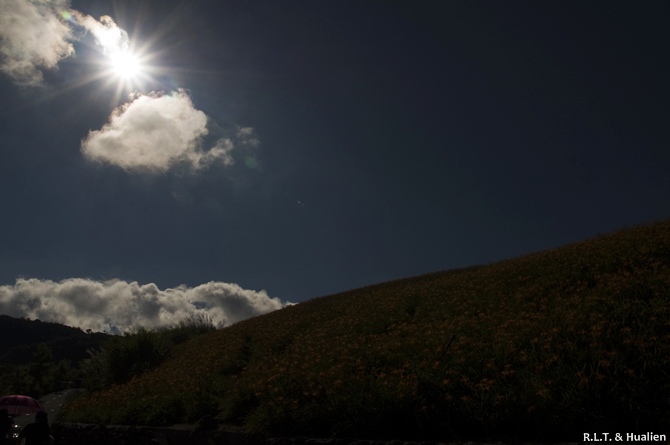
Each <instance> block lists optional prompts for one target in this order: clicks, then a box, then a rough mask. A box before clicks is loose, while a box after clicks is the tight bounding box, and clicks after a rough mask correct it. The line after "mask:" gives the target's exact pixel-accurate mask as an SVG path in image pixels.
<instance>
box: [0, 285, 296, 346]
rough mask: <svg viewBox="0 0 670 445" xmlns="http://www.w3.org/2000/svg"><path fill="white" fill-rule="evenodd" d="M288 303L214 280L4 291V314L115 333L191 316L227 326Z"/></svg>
mask: <svg viewBox="0 0 670 445" xmlns="http://www.w3.org/2000/svg"><path fill="white" fill-rule="evenodd" d="M287 304H289V303H285V302H281V301H280V300H279V299H278V298H271V297H270V296H268V294H267V293H266V292H265V291H264V290H261V291H253V290H248V289H243V288H241V287H240V286H238V285H237V284H232V283H223V282H215V281H212V282H209V283H206V284H202V285H199V286H196V287H192V288H191V287H187V286H183V285H182V286H179V287H176V288H174V289H165V290H161V289H159V288H158V287H157V286H156V285H155V284H153V283H149V284H144V285H140V284H138V283H137V282H126V281H123V280H109V281H103V282H99V281H94V280H90V279H84V278H70V279H66V280H63V281H60V282H54V281H51V280H40V279H35V278H31V279H17V280H16V283H15V284H14V285H13V286H10V285H5V286H0V313H2V314H7V315H10V316H13V317H28V318H34V319H40V320H42V321H50V322H56V323H62V324H65V325H69V326H76V327H80V328H82V329H92V330H94V331H105V332H114V333H118V332H124V331H127V330H129V329H131V328H137V327H146V328H154V327H161V326H169V325H172V324H175V323H178V322H179V321H180V320H182V319H184V318H185V317H187V316H189V315H206V316H208V317H211V319H212V320H213V322H214V323H216V324H219V323H220V324H225V325H228V324H231V323H235V322H238V321H241V320H245V319H247V318H251V317H254V316H256V315H261V314H265V313H268V312H272V311H274V310H277V309H281V308H282V307H284V306H285V305H287Z"/></svg>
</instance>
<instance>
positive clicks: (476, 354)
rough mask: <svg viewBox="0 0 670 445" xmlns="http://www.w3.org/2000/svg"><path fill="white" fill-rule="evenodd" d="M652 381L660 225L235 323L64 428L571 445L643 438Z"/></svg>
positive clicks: (668, 238) (76, 408) (666, 407)
mask: <svg viewBox="0 0 670 445" xmlns="http://www.w3.org/2000/svg"><path fill="white" fill-rule="evenodd" d="M669 372H670V221H665V222H660V223H655V224H652V225H648V226H644V227H638V228H633V229H629V230H626V231H622V232H619V233H616V234H613V235H608V236H601V237H598V238H595V239H592V240H588V241H585V242H581V243H577V244H573V245H569V246H565V247H562V248H559V249H555V250H550V251H545V252H540V253H536V254H531V255H527V256H524V257H521V258H517V259H513V260H509V261H504V262H500V263H497V264H492V265H487V266H479V267H473V268H467V269H463V270H453V271H447V272H440V273H433V274H429V275H424V276H418V277H413V278H408V279H403V280H398V281H393V282H387V283H382V284H378V285H374V286H369V287H365V288H361V289H355V290H352V291H349V292H344V293H341V294H337V295H332V296H327V297H322V298H317V299H314V300H311V301H308V302H305V303H302V304H299V305H296V306H292V307H288V308H286V309H282V310H280V311H277V312H273V313H271V314H268V315H264V316H260V317H256V318H253V319H250V320H247V321H244V322H240V323H238V324H235V325H233V326H231V327H227V328H225V329H222V330H219V331H215V332H212V333H210V334H207V335H205V336H203V337H198V338H197V339H195V340H193V341H191V342H187V343H185V344H182V345H180V346H179V347H178V348H176V349H175V350H174V351H173V353H172V354H171V355H170V357H169V358H168V359H167V360H166V362H165V363H164V364H163V365H162V366H160V367H159V368H158V369H155V370H153V371H150V372H148V373H146V374H144V375H142V376H140V377H138V378H136V379H134V380H132V381H131V382H130V383H128V384H126V385H123V386H118V387H114V388H112V389H110V390H107V391H105V392H101V393H94V394H91V395H89V396H86V397H84V398H81V399H79V400H77V401H75V402H73V403H71V404H70V405H69V406H68V407H67V410H66V411H67V413H66V419H67V420H76V421H84V422H107V423H140V424H143V423H149V424H152V423H154V424H155V423H171V422H183V421H192V420H194V419H197V417H199V416H201V415H203V414H205V413H211V414H215V415H219V416H220V417H223V418H225V420H226V421H227V422H229V423H234V424H240V425H243V426H244V427H246V428H247V429H248V430H250V431H256V432H261V433H265V434H272V435H279V434H281V435H312V436H357V437H373V438H380V439H381V438H394V437H395V438H412V439H423V438H439V439H444V440H446V439H450V438H459V437H461V438H467V439H474V438H476V437H492V438H510V437H517V438H528V439H530V438H545V439H556V438H559V436H565V437H567V438H572V439H574V437H576V436H574V435H573V434H579V436H578V437H580V438H581V433H582V432H585V431H588V430H589V428H592V427H595V428H598V427H599V425H600V426H601V427H602V425H608V424H609V425H615V426H616V430H617V431H621V432H633V431H651V430H653V428H656V430H654V431H656V432H660V431H659V430H658V428H659V425H662V422H664V421H665V420H666V419H669V418H670V417H668V415H669V414H670V404H669V402H668V401H669V400H670V378H669V377H670V376H669V375H668V373H669ZM661 428H662V426H661ZM603 430H609V431H613V430H614V428H612V427H610V428H603Z"/></svg>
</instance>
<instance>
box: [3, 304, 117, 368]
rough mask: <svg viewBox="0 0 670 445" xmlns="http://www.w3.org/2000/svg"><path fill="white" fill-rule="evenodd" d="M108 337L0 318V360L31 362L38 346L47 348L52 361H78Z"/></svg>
mask: <svg viewBox="0 0 670 445" xmlns="http://www.w3.org/2000/svg"><path fill="white" fill-rule="evenodd" d="M107 338H109V335H108V334H103V333H86V332H84V331H82V330H81V329H79V328H74V327H71V326H65V325H62V324H60V323H53V322H46V321H40V320H30V319H27V318H15V317H10V316H9V315H0V361H1V362H2V364H8V363H13V364H26V363H29V362H30V361H31V360H32V356H33V354H34V352H35V350H36V346H37V345H38V344H40V343H43V344H46V345H48V346H50V347H51V349H52V352H53V359H54V361H55V362H57V361H60V360H62V359H69V360H71V361H72V362H78V361H80V360H82V359H84V358H86V357H87V353H86V351H87V350H88V349H90V348H95V347H99V346H100V345H101V344H102V343H103V342H104V341H105V340H106V339H107Z"/></svg>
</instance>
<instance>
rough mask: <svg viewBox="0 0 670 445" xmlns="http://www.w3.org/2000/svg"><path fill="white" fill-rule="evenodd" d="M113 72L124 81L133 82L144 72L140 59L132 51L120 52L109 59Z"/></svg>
mask: <svg viewBox="0 0 670 445" xmlns="http://www.w3.org/2000/svg"><path fill="white" fill-rule="evenodd" d="M109 60H110V63H111V67H112V72H113V73H114V74H116V75H117V76H119V77H121V78H122V79H126V80H132V79H133V78H135V77H137V76H138V75H140V74H141V72H142V65H141V63H140V60H139V58H138V57H137V56H136V55H134V54H133V53H131V52H130V51H119V52H117V53H115V54H112V55H110V57H109Z"/></svg>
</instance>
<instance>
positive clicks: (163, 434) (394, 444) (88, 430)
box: [52, 423, 580, 445]
mask: <svg viewBox="0 0 670 445" xmlns="http://www.w3.org/2000/svg"><path fill="white" fill-rule="evenodd" d="M52 432H53V435H54V437H55V438H56V441H57V444H58V445H91V444H96V445H119V444H124V445H521V443H520V444H502V443H500V442H490V443H475V442H449V443H441V442H402V441H397V440H395V441H375V440H358V439H318V438H306V437H291V438H289V437H280V438H270V439H261V438H257V437H253V436H249V435H245V434H243V433H240V432H237V431H224V430H221V429H217V430H206V429H200V428H198V427H195V428H194V427H193V426H191V425H184V426H175V427H170V428H152V427H130V426H102V425H87V424H76V423H55V424H54V425H53V426H52ZM579 443H580V442H574V443H562V444H552V445H578V444H579ZM533 445H538V444H533Z"/></svg>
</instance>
